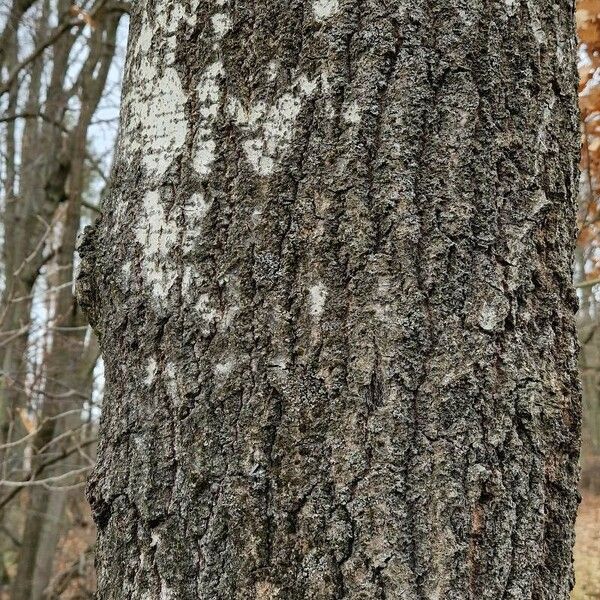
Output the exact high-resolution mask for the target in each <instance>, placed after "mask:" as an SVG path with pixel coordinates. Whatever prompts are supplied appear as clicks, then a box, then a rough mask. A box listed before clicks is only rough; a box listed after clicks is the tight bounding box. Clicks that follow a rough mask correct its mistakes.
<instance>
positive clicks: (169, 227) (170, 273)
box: [135, 190, 178, 304]
mask: <svg viewBox="0 0 600 600" xmlns="http://www.w3.org/2000/svg"><path fill="white" fill-rule="evenodd" d="M177 232H178V226H177V224H176V223H175V222H174V220H171V219H167V217H166V215H165V212H164V209H163V207H162V204H161V202H160V195H159V193H158V192H157V191H154V190H153V191H149V192H147V193H146V195H145V196H144V203H143V211H141V216H140V222H139V223H138V224H137V226H136V228H135V237H136V239H137V241H138V242H139V243H140V245H141V246H142V251H143V254H142V275H143V276H144V279H145V281H146V283H147V285H148V286H149V287H150V289H151V290H152V293H153V295H154V297H155V298H156V299H157V300H158V301H159V303H160V304H162V303H163V302H164V301H165V300H166V298H167V296H168V294H169V290H170V289H171V286H172V285H173V283H174V282H175V280H176V278H177V272H176V270H175V269H174V267H173V263H172V261H171V260H170V258H169V254H170V252H171V250H172V248H173V246H174V245H175V244H176V242H177Z"/></svg>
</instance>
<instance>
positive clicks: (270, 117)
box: [227, 75, 317, 177]
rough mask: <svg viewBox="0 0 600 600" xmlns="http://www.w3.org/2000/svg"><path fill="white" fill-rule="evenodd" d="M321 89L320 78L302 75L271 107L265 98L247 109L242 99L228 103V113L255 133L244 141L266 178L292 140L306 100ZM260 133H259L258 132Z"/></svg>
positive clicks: (256, 168) (251, 160)
mask: <svg viewBox="0 0 600 600" xmlns="http://www.w3.org/2000/svg"><path fill="white" fill-rule="evenodd" d="M316 88H317V80H310V79H308V77H306V75H301V76H300V77H299V78H298V79H297V80H296V81H295V82H294V84H293V85H292V91H290V92H286V93H284V94H282V95H281V96H280V97H279V98H278V99H277V100H276V101H275V103H274V104H273V105H272V106H270V107H268V106H267V105H266V104H265V103H264V102H263V101H259V102H256V103H255V104H253V105H252V106H250V108H249V109H248V110H246V109H245V108H244V107H243V106H242V104H241V102H240V101H239V100H237V99H233V100H231V101H230V102H229V103H228V107H227V110H228V113H229V115H230V116H231V117H232V118H233V119H234V120H235V122H236V124H237V125H239V126H241V127H242V129H243V130H246V131H248V132H249V133H250V134H251V137H249V139H247V140H245V141H244V142H243V143H242V148H243V149H244V153H245V154H246V159H247V161H248V162H249V164H250V165H251V166H252V168H253V169H254V171H255V172H256V173H258V174H259V175H260V176H262V177H266V176H268V175H271V174H272V173H273V171H274V170H275V167H276V163H277V160H278V159H280V158H281V157H282V156H283V155H284V154H285V152H286V151H287V148H288V146H289V144H290V142H291V141H292V137H293V133H294V125H295V122H296V119H297V117H298V115H299V114H300V110H301V108H302V103H303V102H304V100H305V99H306V98H308V97H309V96H311V95H312V94H313V93H314V91H315V89H316ZM257 134H258V135H257Z"/></svg>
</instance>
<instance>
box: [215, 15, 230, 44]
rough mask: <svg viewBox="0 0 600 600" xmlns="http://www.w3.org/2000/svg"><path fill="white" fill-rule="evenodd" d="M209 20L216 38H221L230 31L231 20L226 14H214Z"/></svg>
mask: <svg viewBox="0 0 600 600" xmlns="http://www.w3.org/2000/svg"><path fill="white" fill-rule="evenodd" d="M210 20H211V22H212V27H213V31H214V32H215V35H216V36H217V37H218V38H222V37H223V36H224V35H225V34H226V33H227V32H228V31H229V30H230V29H231V18H230V16H229V15H228V14H227V13H215V14H214V15H213V16H212V17H211V18H210Z"/></svg>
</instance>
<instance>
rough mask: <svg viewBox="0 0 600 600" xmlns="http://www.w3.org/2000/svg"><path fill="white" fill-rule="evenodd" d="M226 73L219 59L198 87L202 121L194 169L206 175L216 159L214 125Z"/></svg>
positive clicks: (195, 150) (205, 73) (205, 72)
mask: <svg viewBox="0 0 600 600" xmlns="http://www.w3.org/2000/svg"><path fill="white" fill-rule="evenodd" d="M224 74H225V72H224V70H223V63H222V62H221V61H220V60H218V61H216V62H214V63H212V64H211V65H209V66H208V67H207V68H206V70H205V71H204V73H203V75H202V77H201V78H200V82H199V83H198V86H197V88H196V92H197V94H198V104H199V107H200V122H199V123H198V131H197V133H196V140H195V142H194V153H195V154H194V169H195V170H196V171H197V172H198V173H199V174H200V175H204V176H206V175H208V174H210V171H211V167H212V164H213V162H214V161H215V150H216V144H215V141H214V139H213V137H212V127H213V124H214V120H215V118H216V116H217V114H218V112H219V104H220V100H221V87H220V79H221V78H222V76H223V75H224Z"/></svg>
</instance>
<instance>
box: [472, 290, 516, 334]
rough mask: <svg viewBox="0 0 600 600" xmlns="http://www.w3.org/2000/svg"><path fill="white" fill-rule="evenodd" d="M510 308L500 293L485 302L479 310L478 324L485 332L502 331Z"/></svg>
mask: <svg viewBox="0 0 600 600" xmlns="http://www.w3.org/2000/svg"><path fill="white" fill-rule="evenodd" d="M509 310H510V306H509V303H508V300H507V299H506V297H505V296H503V295H501V294H500V293H499V292H498V293H496V294H495V295H494V296H492V297H490V298H488V299H487V300H486V301H484V302H483V305H482V306H481V309H480V310H479V317H478V322H479V326H480V327H481V329H483V330H484V331H495V330H497V329H500V328H501V326H502V324H503V323H504V320H505V319H506V317H507V316H508V312H509Z"/></svg>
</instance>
